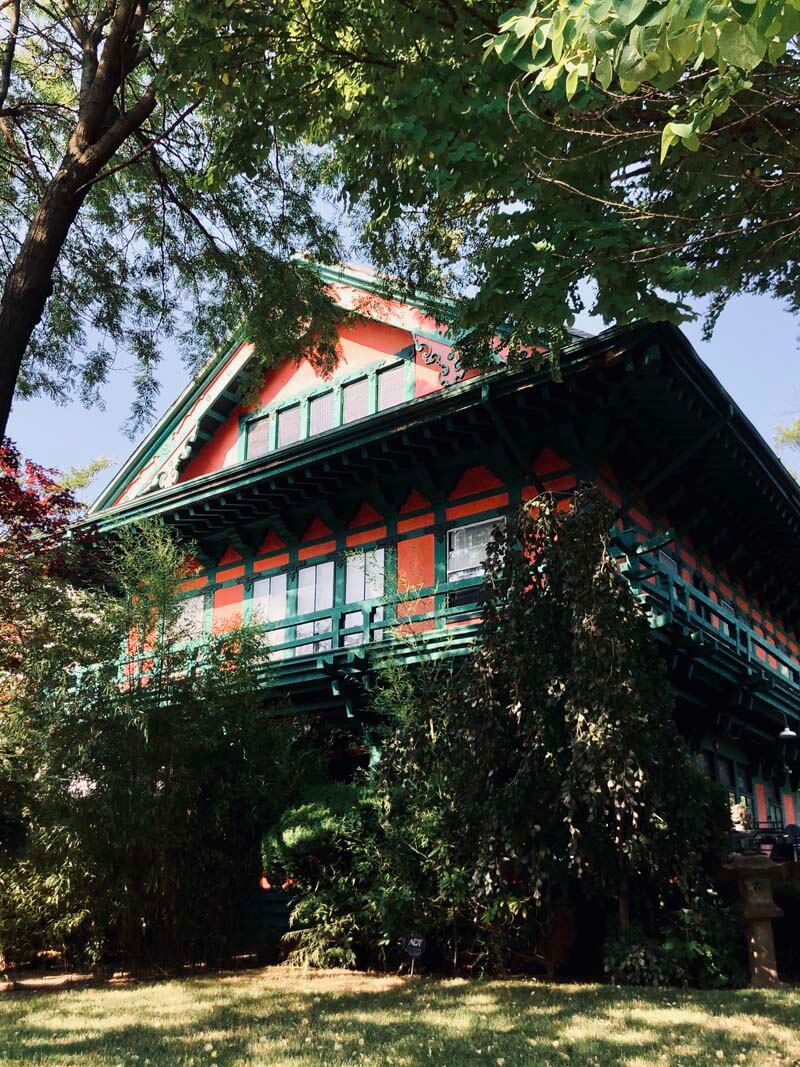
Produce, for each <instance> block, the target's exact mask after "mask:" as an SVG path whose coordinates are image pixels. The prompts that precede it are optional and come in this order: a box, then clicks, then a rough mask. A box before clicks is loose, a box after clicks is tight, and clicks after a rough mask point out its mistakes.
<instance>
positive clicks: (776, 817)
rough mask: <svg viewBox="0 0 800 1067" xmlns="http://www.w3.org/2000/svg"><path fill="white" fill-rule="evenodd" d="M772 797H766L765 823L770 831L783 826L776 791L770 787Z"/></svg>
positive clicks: (781, 812)
mask: <svg viewBox="0 0 800 1067" xmlns="http://www.w3.org/2000/svg"><path fill="white" fill-rule="evenodd" d="M772 789H773V794H774V795H773V796H771V797H769V796H768V797H767V822H768V823H769V825H770V828H771V829H779V828H780V827H782V826H783V808H782V807H781V802H780V800H779V799H778V797H777V795H776V794H777V790H775V786H774V785H773V786H772Z"/></svg>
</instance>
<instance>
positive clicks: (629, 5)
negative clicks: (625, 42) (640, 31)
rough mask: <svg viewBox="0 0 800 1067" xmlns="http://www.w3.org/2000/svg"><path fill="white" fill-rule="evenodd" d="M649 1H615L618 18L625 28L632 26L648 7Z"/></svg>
mask: <svg viewBox="0 0 800 1067" xmlns="http://www.w3.org/2000/svg"><path fill="white" fill-rule="evenodd" d="M647 3H648V0H614V10H615V11H616V14H617V18H618V19H619V20H620V22H621V23H622V24H623V25H624V26H631V25H633V23H634V22H636V20H637V19H638V18H639V16H640V15H641V13H642V12H643V11H644V9H645V7H646V6H647Z"/></svg>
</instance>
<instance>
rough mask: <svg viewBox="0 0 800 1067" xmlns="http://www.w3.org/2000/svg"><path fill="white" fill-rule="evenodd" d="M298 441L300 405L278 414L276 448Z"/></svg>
mask: <svg viewBox="0 0 800 1067" xmlns="http://www.w3.org/2000/svg"><path fill="white" fill-rule="evenodd" d="M299 440H300V405H299V404H295V405H294V407H291V408H286V410H285V411H279V412H278V448H283V446H284V445H291V444H292V443H293V442H294V441H299Z"/></svg>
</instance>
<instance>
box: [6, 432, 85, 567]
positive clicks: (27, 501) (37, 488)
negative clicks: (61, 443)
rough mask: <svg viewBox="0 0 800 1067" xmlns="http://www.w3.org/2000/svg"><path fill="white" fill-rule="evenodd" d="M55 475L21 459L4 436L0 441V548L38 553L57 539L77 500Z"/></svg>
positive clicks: (62, 533)
mask: <svg viewBox="0 0 800 1067" xmlns="http://www.w3.org/2000/svg"><path fill="white" fill-rule="evenodd" d="M58 477H59V473H58V471H55V470H52V469H50V468H48V467H41V466H39V464H38V463H34V462H33V461H32V460H29V459H23V458H22V457H21V456H20V453H19V450H18V449H17V448H16V446H15V445H13V444H12V442H11V441H9V440H8V438H5V440H4V441H3V442H2V443H0V552H8V551H9V550H11V551H17V552H20V553H27V552H36V553H37V554H38V553H42V552H49V551H52V550H53V549H54V548H55V547H56V546H57V545H58V544H59V543H60V541H61V539H62V538H63V536H64V533H65V531H66V529H67V527H68V526H69V524H70V523H71V522H72V521H73V519H74V518H75V517H76V515H77V513H78V511H79V510H80V504H79V503H78V502H77V501H76V500H75V497H74V496H73V495H72V493H71V492H70V491H69V490H68V489H63V488H62V487H61V485H60V484H59V482H58Z"/></svg>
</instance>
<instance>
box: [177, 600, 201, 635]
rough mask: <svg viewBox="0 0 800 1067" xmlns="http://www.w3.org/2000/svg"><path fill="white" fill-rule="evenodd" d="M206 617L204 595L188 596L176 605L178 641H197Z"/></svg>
mask: <svg viewBox="0 0 800 1067" xmlns="http://www.w3.org/2000/svg"><path fill="white" fill-rule="evenodd" d="M205 618H206V599H205V597H204V596H202V595H201V596H189V597H186V598H185V599H184V600H181V602H180V603H179V605H178V617H177V619H176V622H175V631H176V634H175V636H176V639H177V640H178V641H197V640H198V639H199V638H201V637H202V636H203V632H204V630H205Z"/></svg>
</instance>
